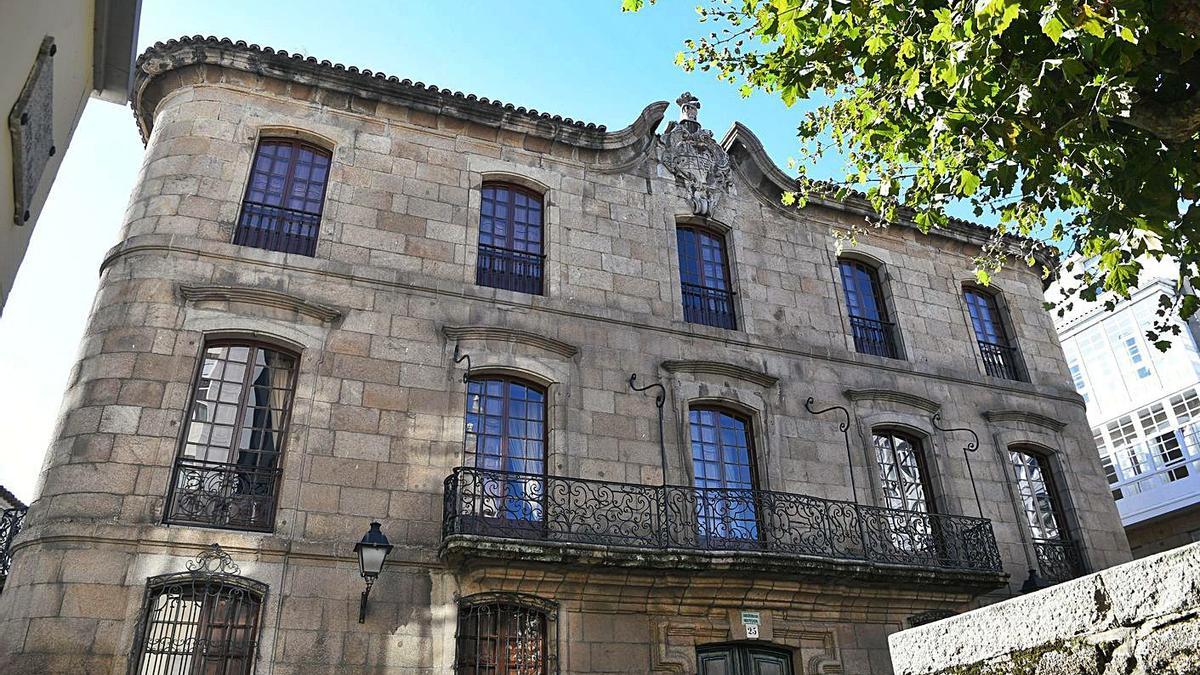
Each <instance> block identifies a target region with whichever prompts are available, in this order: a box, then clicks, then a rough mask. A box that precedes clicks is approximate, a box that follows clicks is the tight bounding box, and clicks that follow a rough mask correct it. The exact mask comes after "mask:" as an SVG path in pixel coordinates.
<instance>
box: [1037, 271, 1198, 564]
mask: <svg viewBox="0 0 1200 675" xmlns="http://www.w3.org/2000/svg"><path fill="white" fill-rule="evenodd" d="M1143 264H1144V265H1145V267H1144V270H1143V273H1142V277H1143V283H1142V286H1141V288H1140V289H1138V290H1137V291H1136V292H1135V293H1133V294H1132V296H1131V297H1130V299H1129V300H1127V301H1124V302H1121V303H1119V304H1118V305H1117V307H1116V310H1115V311H1113V312H1107V311H1105V310H1104V306H1103V303H1102V302H1100V301H1097V302H1095V303H1091V304H1083V305H1081V303H1079V302H1078V301H1076V303H1075V305H1076V306H1075V307H1074V308H1073V310H1072V311H1068V312H1067V313H1066V315H1065V316H1063V317H1062V318H1059V319H1057V320H1056V323H1055V325H1056V328H1057V329H1058V334H1059V337H1060V339H1061V340H1062V346H1063V351H1064V352H1065V353H1066V357H1067V364H1068V366H1069V367H1070V369H1071V376H1072V378H1073V379H1074V381H1075V388H1076V389H1077V390H1078V391H1079V393H1080V394H1081V395H1082V396H1083V397H1084V400H1085V401H1086V403H1087V416H1088V422H1089V423H1090V424H1091V426H1092V433H1093V434H1094V435H1095V437H1096V447H1097V448H1099V450H1100V456H1101V460H1102V462H1103V465H1104V468H1105V471H1106V472H1107V474H1108V482H1109V484H1110V486H1111V487H1112V494H1113V499H1115V500H1116V502H1117V508H1118V510H1119V511H1120V512H1121V521H1122V523H1123V524H1124V526H1125V531H1126V534H1127V535H1128V537H1129V545H1130V547H1131V548H1132V550H1133V554H1134V555H1135V556H1139V557H1140V556H1145V555H1150V554H1153V553H1158V552H1160V551H1163V550H1166V549H1169V548H1174V547H1175V546H1179V545H1182V544H1185V543H1188V542H1193V541H1200V346H1198V344H1197V338H1196V328H1195V327H1194V326H1190V325H1186V324H1181V325H1180V328H1181V330H1180V333H1179V335H1176V336H1173V337H1172V338H1171V346H1170V348H1169V349H1168V350H1167V351H1166V352H1162V351H1160V350H1159V349H1158V348H1157V347H1155V346H1154V345H1153V344H1151V343H1150V341H1149V340H1148V339H1147V337H1146V332H1147V330H1149V329H1150V328H1152V326H1153V324H1154V321H1155V319H1156V313H1157V310H1158V308H1159V299H1160V297H1161V296H1162V294H1163V293H1170V292H1171V290H1172V287H1173V284H1174V279H1175V275H1174V273H1173V266H1172V265H1173V263H1171V262H1170V261H1164V262H1155V261H1145V262H1144V263H1143ZM1051 293H1054V289H1052V290H1051Z"/></svg>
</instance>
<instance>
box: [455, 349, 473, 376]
mask: <svg viewBox="0 0 1200 675" xmlns="http://www.w3.org/2000/svg"><path fill="white" fill-rule="evenodd" d="M463 361H466V362H467V369H466V370H465V371H463V376H462V381H463V382H466V381H467V380H469V379H471V355H470V354H468V353H466V352H464V351H462V349H460V348H459V344H458V343H457V342H455V343H454V362H455V363H462V362H463Z"/></svg>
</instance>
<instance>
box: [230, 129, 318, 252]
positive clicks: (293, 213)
mask: <svg viewBox="0 0 1200 675" xmlns="http://www.w3.org/2000/svg"><path fill="white" fill-rule="evenodd" d="M330 157H331V155H330V153H329V151H328V150H326V149H324V148H319V147H317V146H315V145H312V144H309V143H305V142H303V141H298V140H293V139H281V138H265V139H263V140H261V141H259V143H258V149H257V150H256V151H255V153H254V164H253V165H252V166H251V168H250V182H249V184H248V185H247V186H246V198H245V200H243V201H242V214H241V217H240V218H238V225H237V230H236V231H235V232H234V234H233V243H235V244H239V245H242V246H253V247H254V248H263V249H267V250H268V251H282V252H284V253H298V254H300V255H306V256H313V255H316V252H317V238H318V234H319V233H320V228H321V209H322V208H323V207H324V204H325V185H326V183H327V182H328V180H329V162H330Z"/></svg>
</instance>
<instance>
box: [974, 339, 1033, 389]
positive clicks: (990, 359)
mask: <svg viewBox="0 0 1200 675" xmlns="http://www.w3.org/2000/svg"><path fill="white" fill-rule="evenodd" d="M979 354H980V356H982V357H983V369H984V371H985V372H987V374H988V375H991V376H992V377H999V378H1002V379H1005V380H1017V381H1024V379H1025V378H1023V377H1021V371H1020V369H1019V368H1018V367H1017V348H1016V347H1009V346H1008V345H999V344H996V343H994V342H984V341H983V340H980V341H979Z"/></svg>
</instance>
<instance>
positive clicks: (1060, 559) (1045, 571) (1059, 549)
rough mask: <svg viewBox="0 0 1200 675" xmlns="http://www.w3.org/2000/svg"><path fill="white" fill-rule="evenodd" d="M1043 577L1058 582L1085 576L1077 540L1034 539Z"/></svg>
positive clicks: (1048, 580) (1054, 582)
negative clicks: (1076, 543)
mask: <svg viewBox="0 0 1200 675" xmlns="http://www.w3.org/2000/svg"><path fill="white" fill-rule="evenodd" d="M1033 548H1034V550H1035V551H1036V552H1037V559H1038V568H1039V571H1040V572H1041V575H1042V579H1043V580H1045V581H1047V582H1049V583H1052V584H1058V583H1062V582H1064V581H1070V580H1071V579H1074V578H1076V577H1080V576H1083V559H1082V557H1081V556H1080V555H1079V547H1078V546H1076V545H1075V542H1073V541H1068V540H1063V539H1034V540H1033Z"/></svg>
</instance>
